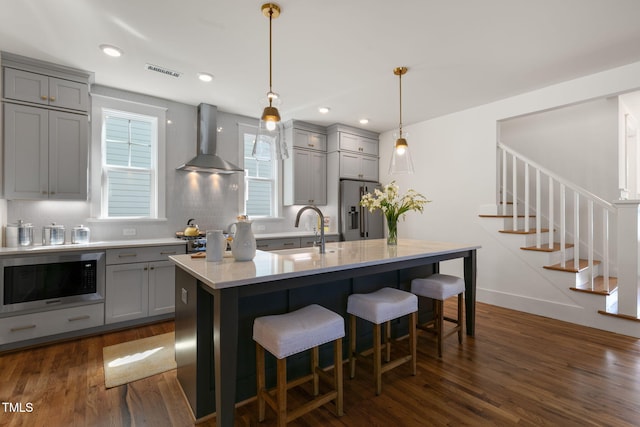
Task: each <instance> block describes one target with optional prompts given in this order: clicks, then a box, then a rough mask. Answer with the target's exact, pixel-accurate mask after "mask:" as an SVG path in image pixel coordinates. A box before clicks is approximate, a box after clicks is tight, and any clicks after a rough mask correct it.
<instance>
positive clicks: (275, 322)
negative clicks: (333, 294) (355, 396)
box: [253, 304, 344, 427]
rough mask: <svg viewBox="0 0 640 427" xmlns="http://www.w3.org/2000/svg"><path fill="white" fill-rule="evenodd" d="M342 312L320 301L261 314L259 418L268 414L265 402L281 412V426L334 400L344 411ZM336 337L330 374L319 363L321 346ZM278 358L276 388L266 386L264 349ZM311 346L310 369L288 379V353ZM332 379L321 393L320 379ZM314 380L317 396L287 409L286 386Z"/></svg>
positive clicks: (257, 329)
mask: <svg viewBox="0 0 640 427" xmlns="http://www.w3.org/2000/svg"><path fill="white" fill-rule="evenodd" d="M343 337H344V319H343V318H342V316H340V315H338V314H336V313H334V312H333V311H331V310H327V309H326V308H324V307H321V306H319V305H317V304H312V305H309V306H306V307H303V308H301V309H299V310H296V311H292V312H290V313H285V314H280V315H273V316H263V317H258V318H256V319H255V320H254V323H253V339H254V341H255V342H256V372H257V388H258V390H257V397H258V419H259V421H263V420H264V418H265V402H266V403H268V404H269V406H271V408H273V410H274V411H275V412H276V414H277V416H278V426H280V427H282V426H285V425H286V424H287V423H288V422H290V421H292V420H295V419H296V418H298V417H300V416H301V415H304V414H306V413H308V412H310V411H312V410H313V409H316V408H318V407H320V406H322V405H325V404H327V403H329V402H331V401H332V400H335V405H336V415H338V416H342V415H343V414H344V411H343V406H342V401H343V389H342V338H343ZM331 341H333V343H334V345H333V357H334V369H333V371H334V373H333V376H330V375H328V374H327V372H325V371H323V370H322V369H321V368H320V367H319V365H318V359H319V352H318V347H319V346H320V345H321V344H325V343H328V342H331ZM265 349H266V350H267V351H268V352H269V353H271V354H273V355H274V356H275V357H276V358H277V368H276V371H277V374H276V387H275V389H271V390H267V389H266V379H265V354H264V350H265ZM309 349H311V373H310V374H309V375H306V376H304V377H302V378H298V379H295V380H293V381H290V382H289V383H287V357H288V356H292V355H294V354H297V353H301V352H303V351H305V350H309ZM320 378H323V379H325V380H327V381H329V382H330V383H333V390H332V391H330V392H328V393H325V394H322V395H319V392H320V391H319V379H320ZM311 380H313V394H314V396H315V397H314V398H313V399H312V400H311V401H309V402H307V403H305V404H304V405H302V406H301V407H299V408H297V409H295V410H294V411H288V410H287V390H288V389H290V388H293V387H296V386H298V385H301V384H304V383H305V382H307V381H311Z"/></svg>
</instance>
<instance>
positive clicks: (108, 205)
mask: <svg viewBox="0 0 640 427" xmlns="http://www.w3.org/2000/svg"><path fill="white" fill-rule="evenodd" d="M156 129H157V118H155V117H147V116H140V115H133V114H130V113H127V112H122V111H105V115H104V127H103V135H104V138H103V144H102V145H103V182H104V184H105V185H104V190H105V191H104V201H103V203H104V204H105V206H103V209H104V211H105V213H106V215H105V216H106V217H109V218H119V217H133V218H140V217H142V218H153V217H155V216H156V208H155V193H156V188H155V187H156V186H155V182H156V179H155V177H156V174H157V166H156V158H157V155H156V153H157V131H156Z"/></svg>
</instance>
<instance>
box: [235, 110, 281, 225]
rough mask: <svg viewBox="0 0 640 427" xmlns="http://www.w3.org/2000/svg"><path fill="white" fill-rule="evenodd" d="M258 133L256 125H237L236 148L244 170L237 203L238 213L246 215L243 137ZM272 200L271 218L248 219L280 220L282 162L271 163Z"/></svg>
mask: <svg viewBox="0 0 640 427" xmlns="http://www.w3.org/2000/svg"><path fill="white" fill-rule="evenodd" d="M257 132H258V125H257V124H254V125H252V124H248V123H238V147H239V151H240V159H241V160H242V166H241V167H242V168H243V169H245V175H244V176H243V177H242V184H241V185H242V196H241V197H240V198H239V199H240V200H239V201H238V208H239V211H240V212H243V213H246V203H245V200H246V197H247V185H246V184H247V176H246V173H247V172H246V167H245V164H244V157H245V156H244V135H245V134H246V133H249V134H253V135H255V134H256V133H257ZM273 165H274V166H273V167H274V171H273V176H274V178H273V193H272V197H273V200H272V201H271V205H272V206H271V208H272V210H273V213H272V215H271V216H250V219H259V220H261V221H262V220H274V219H280V218H281V214H282V185H281V183H282V161H281V160H277V159H276V161H275V162H274V163H273Z"/></svg>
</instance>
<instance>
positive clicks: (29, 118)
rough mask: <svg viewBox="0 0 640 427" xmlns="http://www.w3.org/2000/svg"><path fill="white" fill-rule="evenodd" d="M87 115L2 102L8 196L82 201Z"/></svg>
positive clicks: (84, 186)
mask: <svg viewBox="0 0 640 427" xmlns="http://www.w3.org/2000/svg"><path fill="white" fill-rule="evenodd" d="M88 141H89V122H88V118H87V116H86V115H82V114H74V113H68V112H63V111H56V110H47V109H44V108H38V107H32V106H27V105H19V104H10V103H5V104H4V152H5V156H4V178H5V197H6V198H7V199H31V200H43V199H44V200H46V199H52V200H86V199H87V161H88Z"/></svg>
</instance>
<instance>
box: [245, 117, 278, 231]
mask: <svg viewBox="0 0 640 427" xmlns="http://www.w3.org/2000/svg"><path fill="white" fill-rule="evenodd" d="M256 131H257V128H256V127H251V126H243V127H242V128H241V132H240V136H241V138H242V142H243V148H244V156H243V157H244V169H245V204H244V209H245V213H246V214H247V215H249V217H250V218H251V217H273V216H276V206H275V205H276V189H277V188H278V187H277V169H276V167H277V163H276V161H274V159H273V158H269V159H268V160H256V159H255V158H254V157H253V156H252V151H253V141H254V140H255V137H256ZM266 157H267V158H268V157H269V156H268V155H267V156H266Z"/></svg>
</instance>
